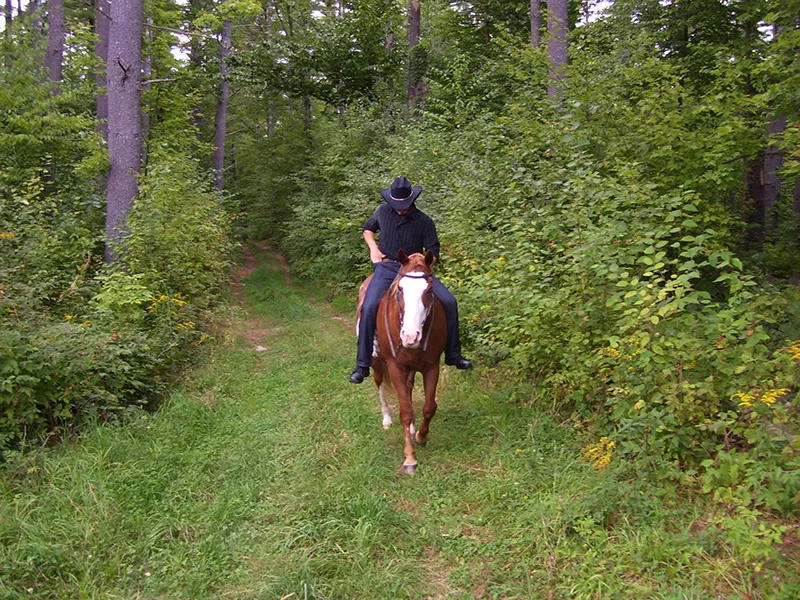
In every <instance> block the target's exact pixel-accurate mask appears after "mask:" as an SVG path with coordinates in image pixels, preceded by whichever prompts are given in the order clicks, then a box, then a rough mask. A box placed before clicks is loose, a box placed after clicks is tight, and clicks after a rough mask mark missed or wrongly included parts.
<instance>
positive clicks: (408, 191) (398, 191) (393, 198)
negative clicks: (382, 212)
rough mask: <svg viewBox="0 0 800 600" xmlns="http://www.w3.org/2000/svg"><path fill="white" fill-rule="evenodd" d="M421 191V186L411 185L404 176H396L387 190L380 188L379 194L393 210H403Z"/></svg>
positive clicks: (412, 202)
mask: <svg viewBox="0 0 800 600" xmlns="http://www.w3.org/2000/svg"><path fill="white" fill-rule="evenodd" d="M421 193H422V186H421V185H415V186H412V185H411V182H410V181H409V180H408V179H406V178H405V177H398V178H397V179H395V180H394V182H392V187H390V188H389V189H388V190H381V196H383V199H384V200H386V202H388V203H389V206H391V207H392V208H393V209H395V210H405V209H407V208H408V207H409V206H411V205H412V204H414V201H415V200H416V199H417V198H418V197H419V195H420V194H421Z"/></svg>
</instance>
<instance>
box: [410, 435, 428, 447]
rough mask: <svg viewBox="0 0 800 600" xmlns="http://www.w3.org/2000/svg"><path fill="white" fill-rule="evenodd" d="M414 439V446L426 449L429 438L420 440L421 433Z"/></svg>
mask: <svg viewBox="0 0 800 600" xmlns="http://www.w3.org/2000/svg"><path fill="white" fill-rule="evenodd" d="M413 439H414V444H416V445H417V446H422V447H423V448H424V447H425V446H427V445H428V440H427V438H426V439H424V440H421V439H419V433H417V435H415V436H414V438H413Z"/></svg>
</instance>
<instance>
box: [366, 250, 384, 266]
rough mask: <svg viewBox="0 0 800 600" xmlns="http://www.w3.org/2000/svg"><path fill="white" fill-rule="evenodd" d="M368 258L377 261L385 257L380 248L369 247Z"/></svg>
mask: <svg viewBox="0 0 800 600" xmlns="http://www.w3.org/2000/svg"><path fill="white" fill-rule="evenodd" d="M369 258H370V260H372V262H373V263H379V262H381V261H382V260H383V259H384V258H386V255H385V254H384V253H383V252H381V251H380V250H378V248H370V250H369Z"/></svg>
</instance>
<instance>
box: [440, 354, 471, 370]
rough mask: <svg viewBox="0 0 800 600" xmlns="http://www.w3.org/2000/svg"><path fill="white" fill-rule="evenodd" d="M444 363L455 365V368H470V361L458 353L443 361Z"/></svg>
mask: <svg viewBox="0 0 800 600" xmlns="http://www.w3.org/2000/svg"><path fill="white" fill-rule="evenodd" d="M444 363H445V364H446V365H450V366H453V367H455V368H456V369H471V368H472V363H471V362H470V361H468V360H467V359H466V358H464V357H463V356H461V355H459V356H456V357H455V358H453V359H450V360H446V361H444Z"/></svg>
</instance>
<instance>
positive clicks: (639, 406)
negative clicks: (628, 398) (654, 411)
mask: <svg viewBox="0 0 800 600" xmlns="http://www.w3.org/2000/svg"><path fill="white" fill-rule="evenodd" d="M644 406H645V404H644V400H639V401H638V402H637V403H636V404H634V405H633V408H635V409H636V410H642V409H643V408H644Z"/></svg>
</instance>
